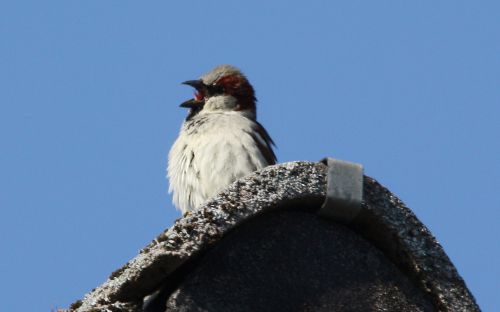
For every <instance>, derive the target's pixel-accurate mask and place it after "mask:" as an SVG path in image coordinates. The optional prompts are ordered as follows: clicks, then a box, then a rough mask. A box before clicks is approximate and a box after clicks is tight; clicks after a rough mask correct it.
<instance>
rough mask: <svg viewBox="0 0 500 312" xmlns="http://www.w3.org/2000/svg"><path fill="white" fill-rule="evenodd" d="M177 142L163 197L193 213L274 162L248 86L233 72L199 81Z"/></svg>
mask: <svg viewBox="0 0 500 312" xmlns="http://www.w3.org/2000/svg"><path fill="white" fill-rule="evenodd" d="M183 84H186V85H189V86H192V87H193V88H195V89H196V91H195V93H194V98H193V99H190V100H188V101H186V102H184V103H182V104H181V105H180V106H181V107H185V108H189V113H188V116H187V118H186V120H185V121H184V123H183V124H182V127H181V130H180V133H179V137H178V138H177V140H176V141H175V143H174V145H173V146H172V148H171V149H170V152H169V154H168V169H167V175H168V178H169V180H170V187H169V193H173V202H174V205H175V206H176V207H177V208H179V209H180V210H181V211H182V213H184V214H185V213H186V212H188V211H193V210H194V209H197V208H198V207H200V206H201V205H202V204H203V203H205V201H207V200H208V199H210V198H211V197H213V196H214V195H216V194H217V193H218V192H219V191H221V190H222V189H224V188H225V187H227V186H228V185H229V184H230V183H232V182H234V181H235V180H237V179H239V178H241V177H243V176H246V175H248V174H249V173H251V172H253V171H255V170H259V169H261V168H263V167H266V166H268V165H273V164H275V163H276V156H275V154H274V152H273V148H272V147H273V145H274V142H273V140H272V139H271V137H270V136H269V134H268V133H267V131H266V129H264V127H263V126H262V125H261V124H260V123H258V122H257V120H256V106H255V103H256V101H257V100H256V98H255V93H254V89H253V87H252V85H251V84H250V83H249V82H248V80H247V78H246V77H245V75H243V74H242V73H241V71H240V70H239V69H237V68H236V67H234V66H230V65H220V66H217V67H216V68H214V69H213V70H211V71H210V72H208V73H207V74H205V75H203V76H202V77H201V78H200V79H199V80H189V81H185V82H183Z"/></svg>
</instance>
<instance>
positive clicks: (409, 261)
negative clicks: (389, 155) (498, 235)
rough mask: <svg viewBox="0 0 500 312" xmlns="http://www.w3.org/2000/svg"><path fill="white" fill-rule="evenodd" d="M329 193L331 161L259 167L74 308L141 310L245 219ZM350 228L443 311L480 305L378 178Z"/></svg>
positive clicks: (315, 203) (313, 204) (314, 204)
mask: <svg viewBox="0 0 500 312" xmlns="http://www.w3.org/2000/svg"><path fill="white" fill-rule="evenodd" d="M325 192H326V166H325V165H323V164H322V163H312V162H292V163H285V164H280V165H275V166H271V167H267V168H265V169H263V170H261V171H259V172H255V173H253V174H252V175H250V176H248V177H246V178H243V179H241V180H239V181H236V182H235V183H233V184H232V185H231V186H230V187H228V188H227V189H226V190H225V191H223V192H222V193H221V194H219V195H218V196H216V197H215V198H214V199H213V200H211V201H210V202H208V203H207V204H206V205H205V206H204V207H203V208H202V209H200V210H198V211H196V212H193V213H189V214H187V215H186V216H184V217H183V218H181V219H179V220H177V221H176V223H175V224H174V225H173V226H172V227H171V228H170V229H168V230H166V231H165V232H164V233H162V234H160V235H159V236H158V237H157V238H156V239H155V240H154V241H152V242H151V243H150V244H149V245H148V246H146V247H145V248H144V249H143V250H142V251H141V253H140V254H139V255H138V256H137V257H135V258H134V259H132V260H131V261H129V262H128V263H127V264H126V265H125V266H124V267H122V268H121V269H119V270H117V271H116V272H114V273H113V274H112V275H111V276H110V277H109V279H108V280H107V281H106V282H105V283H104V284H103V285H101V286H99V287H97V288H95V289H94V290H93V291H91V292H90V293H89V294H87V295H86V296H85V298H84V299H83V300H82V301H80V302H77V303H75V304H74V305H73V306H72V309H74V310H76V311H141V309H142V308H141V306H142V299H143V298H144V296H146V295H149V294H150V293H152V292H153V291H154V290H156V289H157V288H158V287H159V286H160V285H161V284H162V283H164V282H165V280H168V279H169V278H170V277H171V276H173V275H175V272H176V270H177V272H178V271H179V270H178V269H179V268H180V267H181V265H183V264H184V263H185V262H187V261H188V260H189V259H192V258H194V257H196V256H197V255H200V254H201V252H203V251H204V250H206V249H207V248H209V247H211V246H213V245H215V244H216V243H217V242H218V241H220V240H221V238H222V237H223V236H224V235H225V234H227V233H228V232H229V231H231V230H232V229H234V228H235V227H236V226H237V225H238V224H240V223H241V222H244V221H245V220H248V219H249V218H251V217H253V216H256V215H259V214H261V213H265V212H271V211H276V210H277V209H283V207H285V209H286V207H297V206H302V207H310V209H311V210H314V209H317V208H319V206H320V205H321V203H322V201H323V200H324V198H325ZM294 209H295V208H294ZM309 212H310V213H314V211H309ZM349 227H350V228H351V229H352V230H354V231H355V232H357V233H358V234H360V235H361V236H362V237H363V238H364V239H366V240H367V241H369V242H370V243H372V244H373V245H374V246H376V247H378V248H379V249H380V250H382V251H383V252H384V254H385V256H386V257H388V259H390V260H391V261H392V262H393V263H394V264H395V265H396V266H397V267H398V268H399V269H400V270H401V271H402V272H404V273H405V275H407V276H408V277H409V278H410V279H411V280H412V281H413V283H414V284H415V285H417V286H418V287H419V288H420V289H421V290H422V291H423V292H424V293H425V294H426V295H427V296H429V298H431V300H432V302H433V304H434V306H435V307H436V310H438V311H478V310H479V309H478V307H477V305H476V304H475V302H474V298H473V297H472V295H471V294H470V293H469V291H468V289H467V288H466V286H465V284H464V282H463V280H462V279H461V277H460V276H459V275H458V273H457V271H456V269H455V268H454V266H453V265H452V264H451V263H450V261H449V259H448V257H447V256H446V254H445V253H444V251H443V249H442V248H441V246H440V245H439V244H438V243H437V241H436V240H435V239H434V237H433V236H432V235H431V234H430V232H429V231H428V230H427V228H426V227H425V226H424V225H422V224H421V223H420V222H419V221H418V220H417V218H416V217H415V215H414V214H413V213H412V212H411V211H410V210H409V209H408V208H406V207H405V206H404V204H403V203H402V202H401V201H400V200H399V199H397V198H396V197H395V196H394V195H393V194H391V193H390V192H389V191H387V190H386V189H385V188H383V187H382V186H380V185H379V184H378V183H377V182H376V181H374V180H373V179H371V178H368V177H365V182H364V202H363V204H362V212H361V214H360V215H359V216H358V217H357V218H356V219H355V220H354V221H353V222H352V223H351V224H349Z"/></svg>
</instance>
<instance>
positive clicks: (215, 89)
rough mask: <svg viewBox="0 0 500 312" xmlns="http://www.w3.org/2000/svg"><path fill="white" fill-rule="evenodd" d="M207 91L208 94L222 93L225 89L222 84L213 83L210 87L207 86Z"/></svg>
mask: <svg viewBox="0 0 500 312" xmlns="http://www.w3.org/2000/svg"><path fill="white" fill-rule="evenodd" d="M207 91H208V93H209V94H210V95H217V94H223V93H224V91H225V90H224V87H223V86H220V85H217V84H213V85H211V86H210V87H208V90H207Z"/></svg>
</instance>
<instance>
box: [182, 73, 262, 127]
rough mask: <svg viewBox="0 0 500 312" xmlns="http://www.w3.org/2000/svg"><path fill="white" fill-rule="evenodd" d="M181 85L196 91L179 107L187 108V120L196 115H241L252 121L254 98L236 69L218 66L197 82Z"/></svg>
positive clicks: (249, 86) (244, 78)
mask: <svg viewBox="0 0 500 312" xmlns="http://www.w3.org/2000/svg"><path fill="white" fill-rule="evenodd" d="M183 84H186V85H189V86H192V87H193V88H195V89H196V91H195V93H194V97H193V98H192V99H190V100H188V101H186V102H184V103H182V104H181V107H186V108H190V114H189V116H188V119H189V118H190V117H192V116H194V115H196V114H198V113H200V112H211V111H242V112H243V113H245V114H247V115H248V116H249V117H253V118H255V113H256V106H255V103H256V101H257V100H256V98H255V92H254V89H253V87H252V85H251V84H250V83H249V82H248V80H247V78H246V77H245V75H243V73H241V71H240V70H239V69H237V68H236V67H234V66H231V65H219V66H217V67H215V68H214V69H212V70H211V71H209V72H208V73H206V74H205V75H203V76H202V77H201V78H200V79H198V80H188V81H185V82H183Z"/></svg>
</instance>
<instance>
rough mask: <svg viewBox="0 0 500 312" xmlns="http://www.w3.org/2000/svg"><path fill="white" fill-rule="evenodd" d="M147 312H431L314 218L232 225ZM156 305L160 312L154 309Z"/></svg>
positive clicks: (395, 273) (402, 278)
mask: <svg viewBox="0 0 500 312" xmlns="http://www.w3.org/2000/svg"><path fill="white" fill-rule="evenodd" d="M160 299H161V300H159V302H158V305H157V309H155V310H153V309H151V310H150V311H165V310H167V311H325V312H326V311H344V310H349V311H400V312H405V311H408V312H417V311H433V310H434V309H433V304H432V301H431V299H430V298H428V296H427V295H426V294H425V293H424V292H423V291H422V290H420V289H419V288H418V287H417V286H416V285H414V284H413V282H412V281H411V280H410V279H409V278H408V277H407V276H406V275H405V274H403V273H402V272H401V271H400V270H399V269H398V268H397V267H396V266H395V265H394V264H393V263H392V262H391V261H390V260H389V259H388V258H387V257H385V256H384V254H383V253H382V252H381V251H380V250H378V249H377V248H376V247H374V246H373V245H372V244H370V243H369V242H367V241H366V240H365V239H363V238H361V237H360V236H359V235H358V234H356V233H354V232H353V231H352V230H350V229H348V228H347V227H345V226H342V225H340V224H333V222H331V221H330V220H326V219H324V218H321V217H319V216H318V215H316V214H312V213H306V212H300V211H296V212H291V211H284V212H274V213H268V214H265V215H262V216H259V217H256V218H254V219H251V220H249V221H248V222H246V223H244V224H242V225H240V226H239V227H238V229H237V230H236V231H234V232H231V233H229V235H228V236H227V237H225V238H224V239H223V240H222V241H220V242H219V243H218V244H217V245H216V246H215V247H214V248H212V249H210V250H209V251H208V252H207V253H206V254H205V255H204V256H203V257H202V258H201V259H200V260H199V261H198V264H197V265H196V266H195V267H194V268H193V270H192V271H191V272H190V273H189V274H187V276H186V277H185V278H184V279H183V281H182V282H181V283H180V285H179V286H178V287H177V289H176V290H175V291H174V293H173V294H171V295H170V296H168V302H167V305H166V307H168V308H167V309H166V308H165V301H167V300H164V298H160ZM162 302H163V307H161V303H162Z"/></svg>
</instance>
